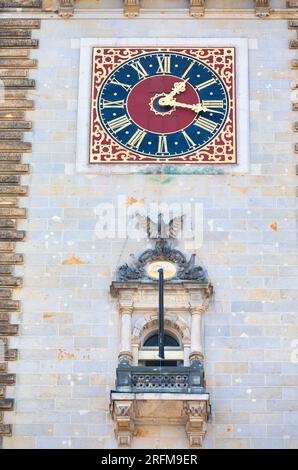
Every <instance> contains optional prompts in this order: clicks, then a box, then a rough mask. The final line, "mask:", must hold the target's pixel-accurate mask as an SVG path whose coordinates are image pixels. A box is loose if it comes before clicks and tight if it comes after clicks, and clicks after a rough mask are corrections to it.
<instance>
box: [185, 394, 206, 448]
mask: <svg viewBox="0 0 298 470" xmlns="http://www.w3.org/2000/svg"><path fill="white" fill-rule="evenodd" d="M184 412H185V413H186V415H187V418H188V419H187V423H186V427H185V430H186V434H187V437H188V440H189V447H190V448H191V449H200V448H201V447H202V444H203V439H204V436H205V434H206V423H207V421H208V418H209V413H210V405H209V403H208V402H207V401H203V400H196V401H188V402H186V403H185V405H184Z"/></svg>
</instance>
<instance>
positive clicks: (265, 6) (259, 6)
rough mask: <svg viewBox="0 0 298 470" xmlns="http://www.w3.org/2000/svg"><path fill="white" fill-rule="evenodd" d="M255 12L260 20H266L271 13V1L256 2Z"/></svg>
mask: <svg viewBox="0 0 298 470" xmlns="http://www.w3.org/2000/svg"><path fill="white" fill-rule="evenodd" d="M255 5H256V6H255V12H256V16H258V17H259V18H266V16H269V15H270V13H271V7H270V0H255Z"/></svg>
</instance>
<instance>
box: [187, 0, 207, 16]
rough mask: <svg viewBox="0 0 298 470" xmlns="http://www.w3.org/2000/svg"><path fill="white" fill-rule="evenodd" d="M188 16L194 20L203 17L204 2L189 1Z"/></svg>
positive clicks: (198, 0)
mask: <svg viewBox="0 0 298 470" xmlns="http://www.w3.org/2000/svg"><path fill="white" fill-rule="evenodd" d="M189 1H190V7H189V14H190V16H193V17H194V18H197V17H200V16H204V13H205V0H189Z"/></svg>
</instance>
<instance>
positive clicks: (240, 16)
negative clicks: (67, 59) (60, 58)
mask: <svg viewBox="0 0 298 470" xmlns="http://www.w3.org/2000/svg"><path fill="white" fill-rule="evenodd" d="M1 18H19V19H22V18H24V19H30V18H36V19H48V20H50V19H53V20H59V19H62V20H65V17H61V16H60V15H59V14H58V12H54V11H41V10H37V11H36V10H35V11H33V10H32V11H24V10H22V11H20V10H16V9H14V10H9V11H7V10H6V11H3V10H2V13H1ZM78 19H80V20H92V19H94V20H96V19H103V20H114V19H123V20H129V21H142V20H147V19H148V20H155V19H162V20H163V21H167V20H176V19H177V20H178V19H179V20H181V19H183V20H188V21H204V20H229V19H231V20H255V21H270V20H273V21H274V20H294V19H298V9H288V8H283V9H278V10H277V9H276V10H272V12H271V13H270V15H269V16H266V17H264V18H263V17H261V18H260V17H257V16H256V14H255V9H253V8H250V9H205V14H204V16H203V17H199V18H197V17H193V16H190V15H189V10H188V9H187V8H184V9H175V10H174V9H171V10H161V9H141V10H140V14H139V15H138V16H135V17H131V18H128V17H127V16H124V14H123V9H121V8H119V9H101V10H99V9H91V8H90V9H87V8H86V9H83V8H81V9H74V12H73V15H72V16H70V17H68V18H67V21H72V20H78Z"/></svg>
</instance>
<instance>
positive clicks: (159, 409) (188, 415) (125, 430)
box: [110, 391, 210, 449]
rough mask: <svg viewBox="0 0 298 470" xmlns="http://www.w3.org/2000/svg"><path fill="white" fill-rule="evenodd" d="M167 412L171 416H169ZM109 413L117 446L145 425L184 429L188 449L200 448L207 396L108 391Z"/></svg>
mask: <svg viewBox="0 0 298 470" xmlns="http://www.w3.org/2000/svg"><path fill="white" fill-rule="evenodd" d="M169 410H171V412H170V413H169ZM110 411H111V415H112V418H113V420H114V423H115V434H116V438H117V440H118V445H119V446H126V447H127V446H130V445H131V442H132V438H133V435H134V431H138V430H139V429H144V427H146V426H147V425H155V426H156V425H157V424H159V425H167V426H184V427H185V431H186V435H187V437H188V440H189V446H190V448H191V449H199V448H201V447H202V444H203V439H204V436H205V434H206V428H207V421H208V419H209V416H210V401H209V394H203V395H200V394H192V395H189V398H188V394H185V393H172V394H171V393H158V396H157V393H121V392H115V391H112V393H111V404H110Z"/></svg>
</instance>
